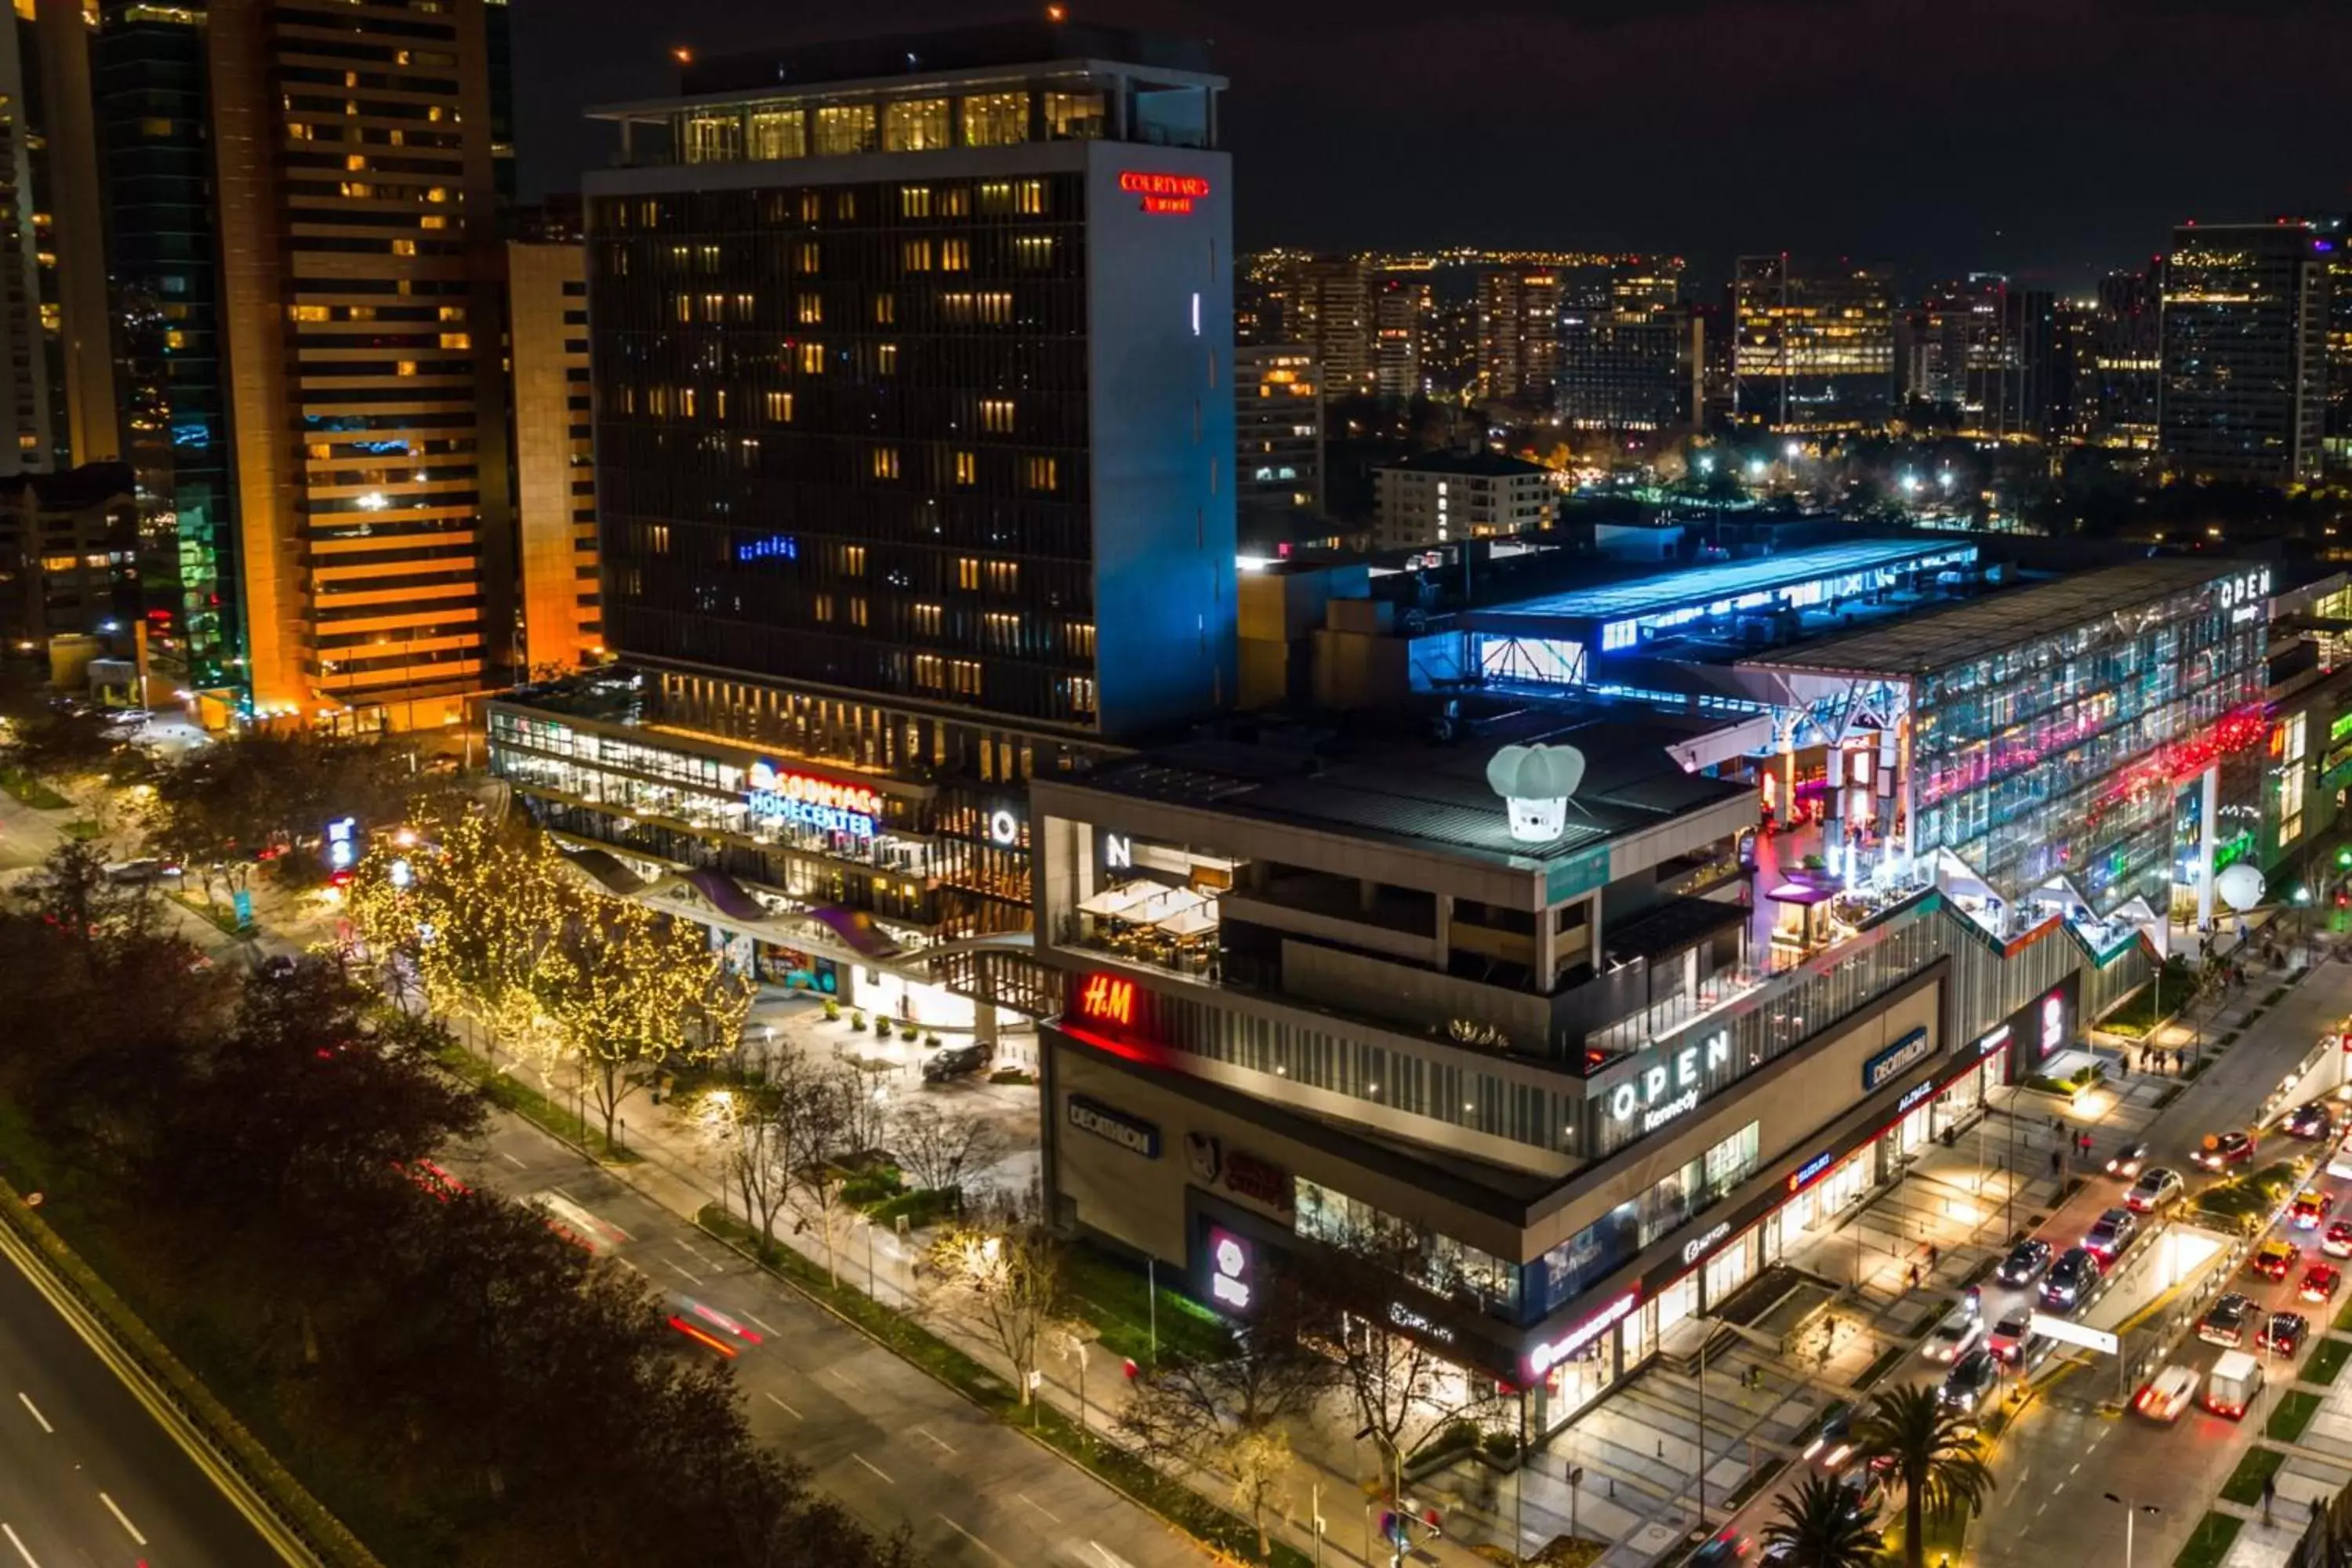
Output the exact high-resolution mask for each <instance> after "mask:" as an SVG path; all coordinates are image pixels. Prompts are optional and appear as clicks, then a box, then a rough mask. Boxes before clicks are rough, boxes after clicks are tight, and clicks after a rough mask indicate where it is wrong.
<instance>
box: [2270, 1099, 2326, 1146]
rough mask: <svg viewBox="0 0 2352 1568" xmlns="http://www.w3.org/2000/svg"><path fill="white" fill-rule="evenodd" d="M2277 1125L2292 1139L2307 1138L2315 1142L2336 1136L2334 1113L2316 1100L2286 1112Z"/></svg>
mask: <svg viewBox="0 0 2352 1568" xmlns="http://www.w3.org/2000/svg"><path fill="white" fill-rule="evenodd" d="M2279 1125H2280V1126H2281V1127H2284V1128H2285V1129H2286V1131H2288V1132H2289V1133H2291V1134H2293V1135H2294V1137H2297V1138H2308V1139H2311V1140H2313V1141H2314V1142H2317V1141H2318V1140H2320V1139H2323V1138H2333V1137H2334V1136H2335V1135H2336V1115H2335V1113H2334V1112H2333V1111H2331V1110H2328V1109H2327V1107H2326V1105H2325V1104H2324V1103H2322V1102H2321V1101H2319V1100H2313V1101H2311V1102H2310V1103H2309V1104H2308V1105H2298V1106H2296V1107H2295V1108H2294V1110H2290V1111H2288V1112H2287V1113H2286V1115H2285V1116H2284V1117H2283V1118H2281V1119H2280V1121H2279Z"/></svg>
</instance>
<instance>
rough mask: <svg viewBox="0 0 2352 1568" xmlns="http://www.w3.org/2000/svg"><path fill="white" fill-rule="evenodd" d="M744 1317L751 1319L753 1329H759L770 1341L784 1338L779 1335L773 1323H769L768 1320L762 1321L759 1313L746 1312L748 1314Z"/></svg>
mask: <svg viewBox="0 0 2352 1568" xmlns="http://www.w3.org/2000/svg"><path fill="white" fill-rule="evenodd" d="M743 1315H744V1316H745V1317H747V1318H749V1319H751V1325H752V1327H754V1328H756V1329H758V1330H759V1331H761V1333H763V1334H765V1335H767V1336H768V1337H769V1338H770V1339H779V1338H782V1335H781V1334H779V1333H778V1331H777V1330H776V1327H775V1325H774V1324H772V1323H771V1322H768V1321H766V1320H764V1319H762V1318H761V1316H760V1314H759V1313H757V1312H746V1313H744V1314H743Z"/></svg>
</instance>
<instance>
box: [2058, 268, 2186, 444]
mask: <svg viewBox="0 0 2352 1568" xmlns="http://www.w3.org/2000/svg"><path fill="white" fill-rule="evenodd" d="M2163 290H2164V260H2163V258H2161V257H2158V258H2156V259H2155V260H2153V261H2151V262H2150V263H2149V265H2148V268H2147V271H2145V272H2110V273H2108V274H2107V275H2106V276H2105V277H2104V278H2102V279H2099V292H2098V298H2097V301H2096V303H2095V304H2094V306H2093V307H2092V310H2091V311H2090V320H2089V321H2088V323H2087V324H2086V328H2085V333H2084V336H2085V340H2086V341H2085V342H2084V346H2083V350H2082V352H2081V353H2078V354H2077V355H2076V356H2075V365H2076V370H2075V394H2074V408H2075V428H2076V429H2077V430H2078V431H2079V432H2080V433H2081V435H2082V437H2083V438H2084V440H2086V441H2088V442H2090V443H2091V444H2092V445H2093V446H2097V447H2123V448H2125V449H2126V450H2130V451H2137V452H2152V451H2154V450H2156V442H2157V432H2158V410H2159V409H2160V407H2161V406H2162V402H2163V385H2164V378H2163V370H2164V300H2163Z"/></svg>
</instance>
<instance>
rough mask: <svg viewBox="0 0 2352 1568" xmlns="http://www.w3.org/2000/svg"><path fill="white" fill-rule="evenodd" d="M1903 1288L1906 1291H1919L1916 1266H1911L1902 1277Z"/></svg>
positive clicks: (1917, 1267) (1917, 1268)
mask: <svg viewBox="0 0 2352 1568" xmlns="http://www.w3.org/2000/svg"><path fill="white" fill-rule="evenodd" d="M1903 1288H1904V1289H1906V1290H1916V1289H1919V1266H1918V1265H1917V1264H1916V1263H1915V1264H1913V1265H1912V1266H1911V1267H1910V1268H1909V1269H1908V1270H1906V1272H1905V1274H1904V1276H1903Z"/></svg>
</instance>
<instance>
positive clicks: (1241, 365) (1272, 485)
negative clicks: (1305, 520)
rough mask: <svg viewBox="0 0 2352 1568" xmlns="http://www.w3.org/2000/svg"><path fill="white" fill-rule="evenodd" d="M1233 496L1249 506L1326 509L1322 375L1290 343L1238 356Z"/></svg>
mask: <svg viewBox="0 0 2352 1568" xmlns="http://www.w3.org/2000/svg"><path fill="white" fill-rule="evenodd" d="M1234 445H1235V447H1236V448H1237V453H1236V457H1235V461H1234V494H1235V497H1236V498H1237V500H1240V501H1242V502H1244V503H1252V502H1254V503H1255V504H1257V505H1261V506H1276V507H1288V508H1295V509H1298V510H1310V511H1320V510H1323V397H1322V373H1321V372H1320V371H1319V370H1318V368H1317V366H1316V363H1315V356H1314V355H1312V354H1310V353H1307V351H1306V350H1305V349H1302V348H1298V347H1296V346H1293V345H1285V344H1278V343H1277V344H1266V343H1260V344H1256V345H1254V346H1252V347H1248V348H1236V349H1235V350H1234Z"/></svg>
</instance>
